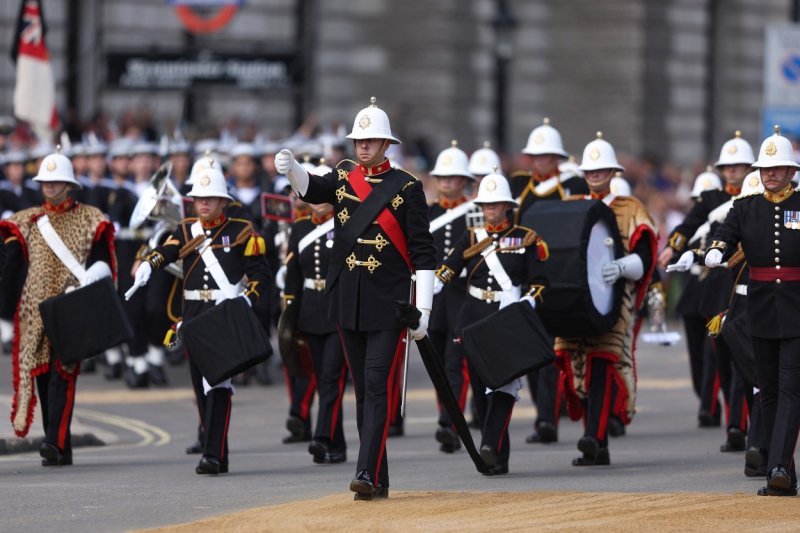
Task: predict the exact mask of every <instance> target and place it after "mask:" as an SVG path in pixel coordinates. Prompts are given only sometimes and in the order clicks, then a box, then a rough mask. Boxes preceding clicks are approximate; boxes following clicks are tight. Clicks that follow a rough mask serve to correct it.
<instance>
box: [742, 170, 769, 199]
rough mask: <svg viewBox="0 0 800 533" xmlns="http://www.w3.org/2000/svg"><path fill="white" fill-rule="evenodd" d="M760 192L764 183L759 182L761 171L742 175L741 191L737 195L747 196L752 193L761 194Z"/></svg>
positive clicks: (762, 190)
mask: <svg viewBox="0 0 800 533" xmlns="http://www.w3.org/2000/svg"><path fill="white" fill-rule="evenodd" d="M762 192H764V184H763V183H761V173H760V172H759V171H758V170H755V171H753V172H751V173H750V174H748V175H747V176H745V177H744V181H743V182H742V192H740V193H739V196H747V195H750V194H754V193H758V194H761V193H762Z"/></svg>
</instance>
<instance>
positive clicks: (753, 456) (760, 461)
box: [744, 446, 767, 476]
mask: <svg viewBox="0 0 800 533" xmlns="http://www.w3.org/2000/svg"><path fill="white" fill-rule="evenodd" d="M744 460H745V462H747V463H750V465H752V466H753V467H755V468H758V467H760V466H763V465H764V463H766V461H765V460H764V454H763V453H761V450H759V449H758V448H756V447H755V446H753V447H750V448H748V449H747V451H746V452H745V453H744ZM764 475H765V476H766V475H767V474H766V472H765V473H764Z"/></svg>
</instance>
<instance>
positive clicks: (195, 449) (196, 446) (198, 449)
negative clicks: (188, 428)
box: [186, 439, 203, 455]
mask: <svg viewBox="0 0 800 533" xmlns="http://www.w3.org/2000/svg"><path fill="white" fill-rule="evenodd" d="M186 453H187V454H188V455H194V454H197V453H203V443H202V442H200V439H197V440H196V441H194V442H193V443H192V445H191V446H187V448H186Z"/></svg>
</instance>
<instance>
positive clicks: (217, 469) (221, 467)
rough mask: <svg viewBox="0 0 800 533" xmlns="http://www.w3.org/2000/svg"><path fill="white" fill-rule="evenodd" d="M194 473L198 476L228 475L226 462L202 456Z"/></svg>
mask: <svg viewBox="0 0 800 533" xmlns="http://www.w3.org/2000/svg"><path fill="white" fill-rule="evenodd" d="M194 471H195V472H196V473H198V474H201V475H202V474H208V475H212V476H216V475H217V474H227V473H228V461H220V460H219V459H217V458H216V457H211V456H210V455H204V456H203V458H202V459H200V462H199V463H198V464H197V467H196V468H195V469H194Z"/></svg>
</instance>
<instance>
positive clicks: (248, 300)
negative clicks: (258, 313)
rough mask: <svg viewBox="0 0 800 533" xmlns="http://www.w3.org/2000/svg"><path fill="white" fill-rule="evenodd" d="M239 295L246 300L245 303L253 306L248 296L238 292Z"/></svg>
mask: <svg viewBox="0 0 800 533" xmlns="http://www.w3.org/2000/svg"><path fill="white" fill-rule="evenodd" d="M239 297H240V298H244V301H245V302H247V305H248V306H250V307H253V302H251V301H250V298H248V297H247V295H246V294H240V295H239Z"/></svg>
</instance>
